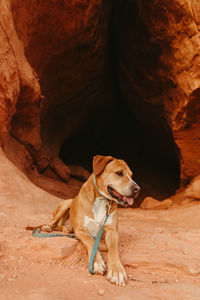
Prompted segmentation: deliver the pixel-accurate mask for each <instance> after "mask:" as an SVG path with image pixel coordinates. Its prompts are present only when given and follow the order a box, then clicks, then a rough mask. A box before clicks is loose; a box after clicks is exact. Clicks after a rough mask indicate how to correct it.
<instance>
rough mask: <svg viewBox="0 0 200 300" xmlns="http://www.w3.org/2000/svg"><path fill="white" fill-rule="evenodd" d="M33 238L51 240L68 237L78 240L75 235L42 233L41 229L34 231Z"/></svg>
mask: <svg viewBox="0 0 200 300" xmlns="http://www.w3.org/2000/svg"><path fill="white" fill-rule="evenodd" d="M32 236H34V237H38V238H50V237H57V236H61V237H62V236H67V237H70V238H72V239H76V240H78V239H77V237H76V236H75V235H74V234H70V233H69V234H61V233H47V232H40V228H37V229H35V230H34V231H33V233H32Z"/></svg>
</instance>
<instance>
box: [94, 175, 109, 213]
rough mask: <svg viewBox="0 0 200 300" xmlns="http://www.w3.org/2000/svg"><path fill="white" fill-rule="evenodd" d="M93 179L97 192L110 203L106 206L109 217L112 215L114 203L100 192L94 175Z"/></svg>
mask: <svg viewBox="0 0 200 300" xmlns="http://www.w3.org/2000/svg"><path fill="white" fill-rule="evenodd" d="M92 178H93V183H94V186H95V189H96V190H97V192H98V193H99V194H100V195H101V196H103V197H104V198H106V199H107V200H108V201H107V204H106V206H107V213H106V215H107V216H109V214H110V209H111V206H112V204H111V203H112V202H111V200H110V199H109V198H107V197H105V196H104V195H103V194H102V193H101V192H100V191H99V188H98V186H97V182H96V176H95V175H94V174H93V176H92Z"/></svg>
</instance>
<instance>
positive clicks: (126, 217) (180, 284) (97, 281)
mask: <svg viewBox="0 0 200 300" xmlns="http://www.w3.org/2000/svg"><path fill="white" fill-rule="evenodd" d="M60 200H61V199H59V198H56V197H54V196H52V195H50V194H48V193H47V192H45V191H43V190H41V189H39V188H38V187H36V186H35V185H34V184H32V183H31V182H30V181H29V180H28V179H27V178H26V176H25V175H24V174H22V173H21V172H20V171H19V170H18V169H17V168H16V167H15V166H14V165H13V164H12V163H11V162H10V161H9V160H8V159H7V158H6V157H5V155H4V154H3V153H2V152H0V299H1V300H4V299H5V300H7V299H16V300H18V299H20V300H21V299H27V300H29V299H30V300H40V299H41V300H53V299H65V300H68V299H69V300H70V299H100V298H101V299H108V300H111V299H115V300H119V299H123V300H126V299H127V300H128V299H137V300H140V299H162V300H165V299H167V300H168V299H169V300H175V299H180V300H184V299H188V300H199V299H200V255H199V253H200V225H199V224H200V204H199V203H193V204H187V205H184V206H177V207H175V208H171V209H169V210H160V211H159V210H156V211H151V210H148V211H146V210H142V209H121V210H120V212H119V234H120V254H121V259H122V262H123V264H124V265H125V268H126V271H127V274H128V277H129V280H128V282H127V285H126V287H117V286H115V285H112V284H110V283H109V282H108V281H107V280H106V276H101V275H94V276H92V275H90V274H89V272H88V269H87V255H86V251H85V249H84V247H83V246H82V245H81V244H80V242H78V241H76V240H72V239H69V238H67V237H61V238H60V237H57V238H50V239H38V238H34V237H32V236H31V232H30V231H26V230H25V227H26V225H27V224H29V225H34V224H41V223H45V222H46V221H48V220H49V218H50V216H51V213H52V211H53V210H54V208H55V207H56V205H57V203H59V202H60ZM101 251H102V254H103V256H104V257H105V260H106V246H105V243H104V241H102V243H101Z"/></svg>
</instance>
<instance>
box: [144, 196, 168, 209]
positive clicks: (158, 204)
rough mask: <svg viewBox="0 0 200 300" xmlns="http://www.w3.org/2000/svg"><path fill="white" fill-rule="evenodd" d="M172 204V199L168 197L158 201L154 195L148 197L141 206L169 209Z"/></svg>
mask: <svg viewBox="0 0 200 300" xmlns="http://www.w3.org/2000/svg"><path fill="white" fill-rule="evenodd" d="M170 206H172V200H171V199H166V200H163V201H158V200H156V199H154V198H152V197H146V198H145V199H144V201H143V202H142V204H141V205H140V207H141V208H142V209H167V208H169V207H170Z"/></svg>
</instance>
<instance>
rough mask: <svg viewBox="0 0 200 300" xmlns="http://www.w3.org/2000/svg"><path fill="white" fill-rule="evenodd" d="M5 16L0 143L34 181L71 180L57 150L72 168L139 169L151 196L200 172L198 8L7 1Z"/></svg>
mask: <svg viewBox="0 0 200 300" xmlns="http://www.w3.org/2000/svg"><path fill="white" fill-rule="evenodd" d="M0 11H1V14H0V44H1V47H0V77H1V80H0V139H1V143H2V144H3V147H4V150H5V152H6V153H7V155H8V156H9V157H10V158H11V159H12V160H13V161H14V162H15V163H16V164H17V165H18V166H19V167H20V168H21V169H23V170H24V171H25V172H26V173H27V174H31V175H30V176H31V177H34V178H37V176H38V173H37V172H38V171H39V172H40V173H44V172H46V174H48V176H51V177H52V176H53V177H55V178H58V177H59V178H62V179H63V180H65V181H67V180H68V179H69V175H70V169H69V168H68V167H67V166H66V165H64V163H63V162H62V161H61V160H60V159H59V158H58V155H59V152H60V149H61V145H64V146H63V148H62V151H61V152H63V153H65V154H63V157H64V159H66V156H67V158H68V156H69V159H66V161H67V160H72V162H73V154H74V157H75V161H74V162H75V163H77V162H78V160H76V159H77V157H78V156H80V157H81V156H82V157H83V158H82V161H80V162H81V163H82V162H83V163H84V162H87V161H88V160H89V158H88V157H91V156H92V154H96V152H99V153H104V154H106V153H109V154H112V155H116V156H121V157H123V158H125V159H126V160H127V161H128V162H129V163H130V164H132V161H135V162H136V174H139V175H138V177H139V180H140V181H141V182H143V181H144V182H146V183H145V184H146V185H148V183H149V181H150V180H149V179H150V178H151V177H152V178H153V179H152V181H153V184H152V185H151V187H150V188H149V189H148V188H147V194H149V195H151V193H150V190H151V192H152V190H155V189H156V188H157V186H159V185H160V184H161V185H163V188H165V189H168V190H169V194H170V193H173V192H174V191H175V189H176V188H178V185H179V163H180V165H181V175H180V176H181V184H182V185H183V186H184V185H186V184H187V183H188V182H189V181H190V180H191V179H192V178H194V177H195V176H196V175H198V174H199V173H200V156H199V153H200V151H199V150H200V133H199V132H200V128H199V127H200V125H199V115H200V109H199V97H200V93H199V90H200V76H199V75H200V71H199V60H200V58H199V48H200V42H199V26H200V17H199V15H200V14H199V11H200V10H199V4H198V2H197V1H194V0H193V1H192V2H191V1H188V0H172V1H169V0H165V1H162V3H161V2H160V1H157V0H151V1H145V0H137V1H131V0H127V1H122V0H118V1H115V2H111V1H103V0H100V1H94V0H90V1H87V0H81V1H75V0H74V1H64V0H51V1H50V0H48V1H47V0H43V1H39V0H30V1H26V0H18V1H17V0H10V1H9V0H2V1H1V3H0ZM41 90H42V92H41ZM42 94H43V95H44V96H43V95H42ZM63 143H64V144H63ZM70 146H71V147H72V148H70ZM86 165H87V164H86ZM174 166H175V167H174ZM156 168H158V169H159V168H160V169H161V170H159V172H158V173H157V175H155V174H153V172H155V170H156ZM161 172H164V173H163V177H162V179H161V181H162V183H160V182H159V178H160V174H161ZM53 173H54V175H53ZM167 174H168V175H167ZM173 174H174V175H173ZM154 175H155V176H154ZM167 176H168V179H165V178H166V177H167ZM173 176H174V178H172V179H171V182H173V181H176V182H175V183H174V184H173V183H171V182H170V183H169V184H168V183H167V182H168V180H170V177H173ZM170 185H171V187H170ZM164 196H169V195H168V194H166V193H165V195H164Z"/></svg>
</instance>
